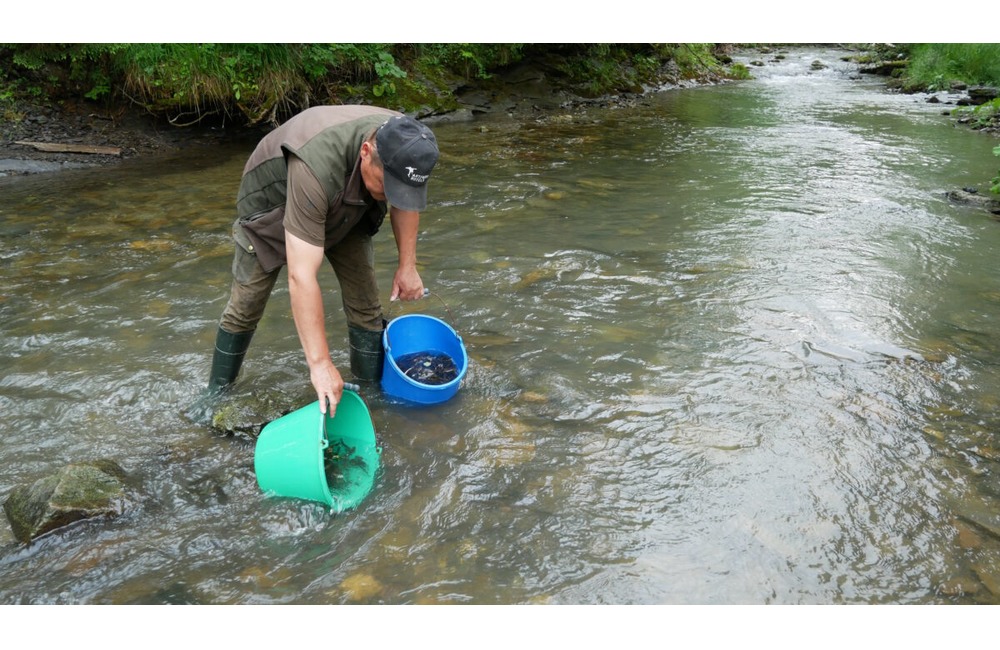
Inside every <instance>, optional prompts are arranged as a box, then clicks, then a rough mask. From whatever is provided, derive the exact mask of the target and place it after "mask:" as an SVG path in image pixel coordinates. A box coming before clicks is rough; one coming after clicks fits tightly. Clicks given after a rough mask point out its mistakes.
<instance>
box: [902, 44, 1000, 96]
mask: <svg viewBox="0 0 1000 650" xmlns="http://www.w3.org/2000/svg"><path fill="white" fill-rule="evenodd" d="M908 58H909V65H908V66H907V68H906V72H905V77H906V79H907V81H908V82H909V84H911V85H918V86H921V87H925V88H927V89H929V90H943V89H947V88H948V87H949V85H950V84H951V82H953V81H959V82H963V83H966V84H970V85H982V86H1000V43H919V44H915V45H912V46H910V47H909V57H908Z"/></svg>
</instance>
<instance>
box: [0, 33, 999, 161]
mask: <svg viewBox="0 0 1000 650" xmlns="http://www.w3.org/2000/svg"><path fill="white" fill-rule="evenodd" d="M782 56H783V55H782V54H781V51H780V50H779V51H772V50H770V49H768V48H761V49H760V50H756V51H754V53H753V57H752V58H751V61H752V66H751V67H754V66H764V65H770V64H774V63H777V62H779V61H780V60H781V58H782ZM858 69H859V73H861V74H873V75H884V76H886V77H887V83H886V88H887V92H898V91H899V89H898V87H897V86H896V85H894V84H893V83H892V79H891V77H890V76H889V75H888V74H887V73H885V72H883V71H881V69H880V68H879V67H878V66H872V65H870V64H869V65H867V66H864V65H859V68H858ZM727 82H731V81H727V80H726V79H724V78H722V77H720V76H718V75H715V74H711V73H709V72H708V71H706V73H705V74H704V75H703V76H701V77H700V78H697V79H682V78H681V77H680V75H679V74H678V72H677V70H676V69H670V68H665V69H663V70H662V71H661V73H660V74H659V75H658V79H657V83H656V84H655V85H651V86H648V87H638V88H635V89H633V91H632V92H626V93H621V94H615V95H606V96H603V97H598V98H589V97H582V96H580V95H578V94H576V93H574V92H573V91H572V90H570V89H568V88H567V87H565V86H563V85H560V84H559V83H557V82H556V81H555V80H554V79H553V78H552V75H550V74H549V72H548V71H547V70H546V68H545V66H544V65H539V64H538V63H537V62H536V63H534V64H526V65H519V66H514V67H512V68H511V69H510V70H508V71H506V72H504V73H503V74H500V75H496V76H494V77H492V78H491V79H489V80H488V81H486V80H481V81H480V82H479V83H472V84H469V85H468V86H464V87H462V88H458V89H455V96H456V99H457V108H456V109H454V110H448V111H446V112H443V111H442V112H436V111H435V110H434V109H431V108H429V107H428V108H427V109H425V110H423V111H419V112H417V114H416V115H415V116H416V117H418V118H419V119H422V120H424V121H426V122H427V123H429V124H434V123H436V122H444V121H455V120H472V119H475V118H476V117H477V116H480V115H484V114H496V113H502V114H507V115H510V116H511V117H518V116H520V117H523V116H524V115H526V114H545V113H551V112H552V111H555V110H566V109H571V108H573V107H574V106H580V105H614V106H627V105H630V104H634V103H636V102H639V101H642V99H643V96H644V95H646V94H648V93H650V92H659V91H662V90H666V89H672V88H674V89H676V88H685V87H695V86H699V85H705V84H715V83H727ZM962 90H964V89H961V90H957V92H962ZM951 95H954V93H951ZM928 101H929V102H938V101H941V100H940V99H939V98H938V96H937V94H935V93H928ZM960 103H961V102H956V101H954V100H945V101H944V102H942V108H943V110H942V118H943V119H953V120H954V121H955V123H956V124H958V125H962V126H966V127H968V128H973V129H976V130H979V131H981V132H983V133H985V134H987V135H990V136H992V137H1000V119H998V118H997V116H993V117H992V118H989V119H975V118H973V117H972V116H970V115H969V114H967V113H966V114H962V113H958V112H956V111H955V110H954V109H953V108H952V105H956V104H960ZM955 107H956V108H957V106H955ZM266 131H267V128H265V127H241V126H238V125H235V124H233V123H229V124H225V123H221V124H213V125H195V126H184V127H178V126H173V125H172V124H170V123H169V122H167V121H165V120H164V119H163V118H157V117H155V116H153V115H151V114H149V113H147V112H145V111H144V110H142V109H141V108H140V107H138V106H135V105H122V106H112V107H109V106H100V105H97V104H93V103H82V102H78V103H62V104H60V105H46V104H40V103H31V102H26V101H21V102H17V103H15V104H13V105H12V106H10V107H8V109H7V110H6V111H5V114H4V121H3V122H2V123H0V177H4V176H20V175H29V174H35V173H48V172H55V171H60V170H65V169H73V168H82V167H99V166H106V165H115V164H118V163H120V162H122V161H123V160H127V159H130V158H135V157H145V156H152V155H158V154H164V153H170V152H173V151H177V150H180V149H182V148H183V147H185V146H190V145H195V144H211V143H213V142H220V141H224V140H227V139H250V140H257V139H259V138H260V137H261V136H262V135H263V134H264V133H266Z"/></svg>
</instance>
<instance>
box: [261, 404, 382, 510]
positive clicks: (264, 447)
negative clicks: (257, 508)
mask: <svg viewBox="0 0 1000 650" xmlns="http://www.w3.org/2000/svg"><path fill="white" fill-rule="evenodd" d="M380 451H381V450H380V449H379V448H378V445H377V444H376V441H375V426H374V424H372V418H371V414H370V413H369V412H368V407H367V406H366V405H365V402H364V400H362V399H361V397H360V396H359V395H358V394H357V393H354V392H352V391H349V390H345V391H344V393H343V396H342V397H341V399H340V403H339V404H338V405H337V410H336V413H335V414H334V416H333V417H332V418H331V417H330V416H329V414H326V415H324V414H323V413H322V412H320V410H319V401H315V402H313V403H312V404H309V405H307V406H303V407H302V408H300V409H298V410H296V411H292V412H291V413H289V414H287V415H284V416H282V417H280V418H278V419H277V420H274V421H272V422H269V423H268V424H267V425H266V426H265V427H264V428H263V429H261V432H260V436H258V437H257V444H256V446H255V447H254V458H253V466H254V472H255V473H256V474H257V485H259V486H260V489H261V490H263V491H264V492H265V494H267V495H269V496H279V497H292V498H297V499H306V500H308V501H318V502H320V503H323V504H325V505H326V506H327V507H329V508H331V509H332V510H333V511H335V512H342V511H344V510H349V509H350V508H354V507H355V506H357V505H358V504H359V503H361V500H362V499H364V498H365V496H366V495H367V494H368V492H369V491H371V488H372V484H373V483H374V482H375V471H376V470H377V469H378V465H379V454H380ZM331 455H334V456H335V457H334V458H332V459H331V458H330V456H331ZM328 470H329V473H328Z"/></svg>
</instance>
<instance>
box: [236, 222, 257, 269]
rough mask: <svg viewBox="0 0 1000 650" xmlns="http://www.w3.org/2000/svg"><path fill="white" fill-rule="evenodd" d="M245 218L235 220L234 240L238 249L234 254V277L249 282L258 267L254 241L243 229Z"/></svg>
mask: <svg viewBox="0 0 1000 650" xmlns="http://www.w3.org/2000/svg"><path fill="white" fill-rule="evenodd" d="M242 224H243V220H242V219H237V220H236V221H235V222H233V241H234V242H235V243H236V245H235V246H234V247H233V248H235V249H236V251H235V254H234V255H233V278H234V279H235V280H236V281H237V282H238V283H240V284H247V283H248V282H250V278H251V277H253V273H254V271H255V270H256V269H257V267H258V264H257V253H256V251H255V250H254V246H253V243H252V242H251V241H250V238H249V237H248V236H247V233H246V231H245V230H243V225H242Z"/></svg>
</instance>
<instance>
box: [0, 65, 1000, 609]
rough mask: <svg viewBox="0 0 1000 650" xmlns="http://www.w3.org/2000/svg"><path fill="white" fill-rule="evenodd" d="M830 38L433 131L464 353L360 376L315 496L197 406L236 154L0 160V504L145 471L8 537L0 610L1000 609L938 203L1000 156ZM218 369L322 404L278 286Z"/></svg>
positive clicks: (447, 287) (981, 388) (961, 276)
mask: <svg viewBox="0 0 1000 650" xmlns="http://www.w3.org/2000/svg"><path fill="white" fill-rule="evenodd" d="M818 56H826V57H827V58H829V59H830V60H831V61H833V60H835V56H834V55H832V54H831V55H825V54H817V53H815V52H812V53H808V54H805V55H803V59H802V60H801V61H799V60H797V59H795V58H794V57H792V58H790V59H789V60H788V61H787V62H785V63H782V64H780V65H775V66H773V67H769V68H768V70H767V72H762V73H761V78H759V79H758V80H756V81H753V82H747V83H741V84H736V85H730V86H720V87H714V88H704V89H697V90H685V91H678V92H668V93H664V94H663V95H661V96H657V97H651V98H649V99H648V100H646V101H644V102H643V103H641V104H640V105H639V106H637V107H635V108H629V109H617V110H609V109H580V110H576V111H573V112H567V113H566V114H556V115H546V116H539V118H538V119H535V120H525V121H520V122H517V121H508V120H495V121H492V120H486V121H480V122H476V123H472V124H454V125H446V124H442V125H439V126H438V127H436V132H437V135H438V139H439V142H440V143H441V149H442V159H441V161H440V163H439V168H438V169H437V170H436V171H435V175H436V177H437V181H436V183H435V184H434V186H433V187H432V190H431V201H432V203H433V204H434V205H435V209H433V210H432V211H430V212H428V213H427V214H426V215H425V216H424V218H423V223H422V232H421V243H420V257H421V262H422V268H421V272H422V274H423V278H424V281H425V283H426V284H427V285H428V286H430V287H431V288H432V290H433V291H434V292H435V294H437V295H440V296H441V297H442V298H443V300H444V302H445V306H446V307H447V310H446V311H443V310H442V308H441V305H440V304H438V303H437V302H436V301H427V302H425V303H423V304H420V305H416V306H411V307H410V309H411V310H417V311H425V312H426V313H430V314H432V315H435V316H438V317H442V318H446V319H448V320H449V321H450V324H451V325H452V326H454V327H455V329H456V330H457V331H458V332H459V333H460V334H461V335H462V337H463V340H464V342H465V344H466V347H467V348H468V352H469V357H470V365H469V370H468V373H467V375H466V378H465V380H464V383H463V386H462V389H461V390H460V391H459V393H458V395H457V396H456V397H455V398H453V400H451V401H449V402H448V403H446V404H444V405H440V406H438V407H434V408H428V409H412V408H407V407H404V406H401V405H399V404H395V403H393V402H392V401H391V400H387V399H384V398H383V397H382V395H381V394H380V392H379V391H378V390H377V389H371V388H370V387H369V388H366V389H365V390H364V395H365V398H366V400H367V401H368V403H369V406H370V408H371V410H372V414H373V418H374V420H375V424H376V428H377V431H378V435H379V438H380V444H382V446H383V455H382V463H383V467H382V470H381V472H380V474H379V476H378V478H377V482H376V486H375V489H374V490H373V492H372V493H371V495H370V496H369V498H368V499H367V500H366V501H365V503H364V504H363V506H362V507H361V508H359V509H358V510H356V511H352V512H348V513H343V514H341V515H336V516H332V515H330V514H329V513H327V512H326V511H325V510H324V509H323V508H322V507H321V506H318V505H316V504H310V503H302V502H295V501H291V500H282V499H267V498H264V497H263V496H262V495H261V494H260V493H259V490H258V489H257V486H256V483H255V479H254V476H253V469H252V456H253V441H252V439H251V438H249V437H247V436H236V437H231V438H225V437H221V436H219V435H218V434H216V433H214V432H212V431H211V430H206V429H204V428H202V427H198V426H196V425H193V424H191V423H190V422H188V421H187V420H186V419H185V418H183V417H182V411H183V409H184V408H185V406H186V405H187V404H189V403H190V401H191V400H193V399H194V397H195V396H196V395H197V393H198V391H199V390H200V389H201V387H202V386H203V384H204V382H205V380H206V378H207V370H208V364H209V356H208V354H209V351H210V349H211V344H212V339H213V336H214V328H215V320H216V318H217V317H218V314H219V313H221V308H222V304H223V302H224V301H225V298H226V296H227V293H228V282H229V269H228V265H229V256H230V254H231V252H230V248H229V241H228V233H229V224H230V222H231V219H232V205H233V197H234V196H235V191H236V184H237V183H238V178H239V171H240V169H241V168H242V164H243V160H244V157H245V155H246V153H247V152H248V151H249V149H250V148H251V147H252V144H249V145H247V147H246V148H245V149H243V148H239V147H236V148H233V149H232V150H219V149H215V150H212V151H205V152H202V151H190V152H186V155H185V156H184V157H183V158H181V159H178V160H173V161H171V160H167V161H155V162H154V163H152V164H144V163H136V164H130V165H126V166H123V167H122V168H121V169H115V170H101V171H79V172H66V173H65V174H60V175H59V176H58V178H34V179H18V180H15V181H0V187H2V188H3V196H4V198H5V201H4V204H3V205H2V206H0V224H2V226H0V237H2V243H3V248H2V252H0V268H2V269H3V272H4V277H5V280H6V286H7V289H6V290H5V291H4V292H3V294H2V296H0V327H2V337H0V363H2V364H3V367H4V368H5V371H4V373H3V375H2V378H0V408H2V410H3V412H4V413H5V417H4V419H3V423H2V425H0V426H2V427H3V435H2V436H0V455H2V457H3V458H4V460H5V467H6V468H7V470H6V472H5V473H4V478H3V481H2V483H0V497H5V496H6V495H7V494H9V493H10V491H11V490H12V489H13V488H14V487H15V486H17V485H21V484H24V483H26V482H31V481H33V480H35V479H37V478H39V477H40V476H42V475H44V474H46V473H48V472H51V471H53V470H54V469H56V468H58V467H60V466H61V465H63V464H65V463H67V462H70V461H73V460H78V459H86V458H94V457H111V458H115V459H116V460H118V461H119V462H120V463H121V464H122V465H123V466H124V467H125V468H126V469H127V470H128V471H130V472H131V473H132V474H133V475H134V476H135V477H136V478H137V480H138V481H139V483H140V484H141V485H142V489H141V493H140V494H139V495H138V497H137V499H136V503H135V504H134V507H133V508H132V509H131V510H130V511H129V513H128V515H127V516H125V517H124V518H122V519H120V520H116V521H113V522H90V523H87V524H85V525H82V526H78V527H74V528H71V529H67V530H65V531H60V532H59V533H56V534H54V535H52V536H49V537H47V538H44V539H42V540H40V541H39V542H38V543H37V544H35V545H32V546H31V547H29V548H26V549H25V548H19V547H17V546H15V545H13V544H12V543H10V544H7V545H5V546H3V551H2V555H0V567H2V570H0V575H2V578H0V586H2V593H3V594H4V595H3V602H6V603H15V602H90V603H167V602H171V603H173V602H178V603H180V602H184V603H440V602H444V603H459V602H471V603H483V604H488V603H536V602H537V603H598V602H608V603H859V602H860V603H876V602H894V603H934V602H970V603H971V602H979V603H982V602H998V597H1000V596H998V594H997V592H996V589H995V586H996V583H997V579H998V578H997V575H998V574H997V569H996V567H997V566H998V557H1000V541H998V537H1000V522H998V521H997V519H996V515H995V510H996V509H995V507H993V506H995V499H996V494H995V489H994V488H993V487H991V485H990V483H989V477H990V476H991V475H992V474H991V472H995V470H996V462H997V459H998V455H997V453H996V450H995V444H994V443H993V441H992V440H991V436H992V435H993V434H992V433H991V432H992V431H995V427H994V426H993V424H994V418H993V416H992V413H994V412H995V411H996V408H995V407H996V398H995V397H994V396H995V395H996V394H997V393H998V391H997V390H996V388H997V385H998V383H1000V378H998V376H997V372H996V370H995V364H993V362H992V358H993V356H994V355H995V351H996V346H995V344H994V343H993V341H994V340H995V339H996V336H995V334H996V328H995V323H996V322H998V319H997V318H996V316H997V312H998V308H1000V300H998V299H997V296H1000V289H998V277H997V271H996V270H995V269H994V265H992V264H990V262H991V260H992V256H993V250H994V249H995V247H996V244H997V243H998V239H997V238H998V235H997V230H996V228H995V224H993V223H991V222H989V220H988V219H985V218H984V216H983V215H981V214H978V213H975V212H973V211H969V210H967V209H965V208H959V207H954V206H951V205H948V204H947V203H946V202H945V201H943V200H941V198H940V190H941V189H942V188H948V187H951V186H954V185H957V184H962V183H963V182H962V181H961V180H959V179H961V178H963V176H964V175H966V174H968V173H969V170H971V169H977V170H978V169H990V168H992V167H991V165H992V164H993V162H992V161H993V160H995V159H993V157H992V155H991V152H990V146H991V145H990V143H988V142H984V141H983V140H982V139H981V136H979V135H977V134H974V133H964V132H962V131H960V130H956V129H952V128H951V127H950V126H949V125H948V124H947V123H945V122H943V121H941V120H940V116H938V115H937V111H936V110H935V109H933V108H931V107H929V106H927V105H923V104H920V103H916V102H914V101H911V100H909V99H907V98H905V97H900V96H896V95H888V94H885V93H883V92H881V89H880V88H879V87H878V86H877V84H869V83H867V82H865V81H857V80H852V79H850V77H849V76H848V75H847V74H845V73H844V70H843V69H842V67H840V66H838V65H832V66H831V67H830V68H828V69H826V70H823V71H811V70H810V68H809V65H808V63H810V62H811V61H812V60H814V59H816V58H817V57H818ZM970 151H971V152H975V153H973V154H970V153H969V152H970ZM376 253H377V257H378V262H377V266H378V270H379V273H380V276H379V278H380V283H381V285H382V286H383V287H384V288H386V287H388V286H389V283H390V278H391V273H392V271H393V268H394V259H395V251H394V248H393V244H392V239H391V237H390V236H388V234H383V235H381V236H380V237H379V239H378V246H377V250H376ZM324 283H325V284H331V285H332V284H333V281H332V275H331V276H329V277H327V278H325V281H324ZM326 307H327V313H328V314H329V325H328V331H329V332H330V336H331V349H332V350H333V354H334V361H335V362H336V363H338V365H342V366H344V367H346V362H347V353H346V350H347V345H346V328H345V325H344V322H343V316H342V315H341V313H340V305H339V297H338V296H337V295H336V292H335V291H330V292H329V295H328V296H327V305H326ZM239 389H240V390H242V391H246V392H258V393H260V394H266V395H271V396H275V397H276V399H279V400H283V401H285V402H287V406H288V407H289V408H292V407H297V406H300V405H302V404H304V403H307V402H308V401H311V400H312V399H314V396H311V395H310V392H311V389H310V387H309V385H308V381H307V376H306V369H305V364H304V362H303V360H302V357H301V350H300V349H299V345H298V340H297V336H296V334H295V329H294V327H293V325H292V322H291V316H290V311H289V307H288V297H287V289H286V288H285V287H284V280H283V279H282V280H280V281H279V285H278V288H277V289H276V291H275V294H274V297H273V298H272V300H271V301H270V306H269V308H268V312H267V314H265V317H264V320H263V322H262V323H261V328H260V330H259V331H258V334H257V336H256V337H255V340H254V344H253V347H252V348H251V350H250V354H249V355H248V358H247V363H246V366H245V369H244V375H243V377H242V378H241V381H240V383H239Z"/></svg>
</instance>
